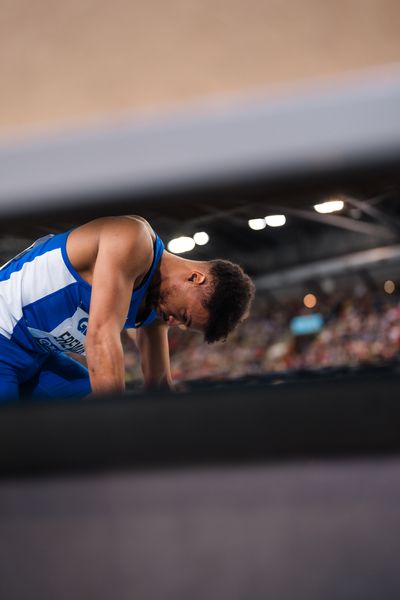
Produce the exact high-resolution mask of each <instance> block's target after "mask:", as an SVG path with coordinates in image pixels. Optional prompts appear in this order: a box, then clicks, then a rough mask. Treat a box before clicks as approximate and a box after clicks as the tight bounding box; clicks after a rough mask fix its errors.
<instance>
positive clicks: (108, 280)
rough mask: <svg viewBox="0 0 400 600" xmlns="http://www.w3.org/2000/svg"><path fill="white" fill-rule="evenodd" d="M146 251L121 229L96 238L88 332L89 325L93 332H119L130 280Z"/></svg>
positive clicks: (144, 245)
mask: <svg viewBox="0 0 400 600" xmlns="http://www.w3.org/2000/svg"><path fill="white" fill-rule="evenodd" d="M128 232H129V230H128ZM138 235H139V236H140V232H139V234H138ZM144 242H145V240H144ZM147 250H148V248H147V246H146V244H145V243H144V244H143V243H142V240H141V239H140V237H139V238H138V239H135V238H132V236H128V235H127V234H126V231H125V230H123V231H121V230H120V229H117V228H116V229H115V231H113V230H111V231H107V232H105V234H104V235H102V236H101V237H100V241H99V248H98V253H97V258H96V263H95V266H94V270H93V278H92V295H91V301H90V311H89V325H88V333H89V328H90V329H91V330H92V331H93V330H94V329H97V328H104V327H112V328H113V329H118V331H121V329H122V328H123V326H124V324H125V320H126V317H127V314H128V310H129V305H130V301H131V296H132V291H133V286H134V281H135V279H136V278H137V276H138V275H139V274H140V272H141V269H142V268H143V261H145V260H146V251H147Z"/></svg>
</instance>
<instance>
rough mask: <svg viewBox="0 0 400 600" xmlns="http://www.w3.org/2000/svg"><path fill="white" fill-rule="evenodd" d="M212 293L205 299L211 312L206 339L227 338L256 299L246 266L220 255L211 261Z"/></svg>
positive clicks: (210, 341) (205, 303)
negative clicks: (244, 267)
mask: <svg viewBox="0 0 400 600" xmlns="http://www.w3.org/2000/svg"><path fill="white" fill-rule="evenodd" d="M209 264H210V265H211V267H210V271H209V272H210V276H211V289H212V291H211V294H208V295H207V298H205V299H204V300H203V306H204V308H206V309H207V310H208V312H209V319H208V323H207V325H206V328H205V331H204V341H206V342H208V343H209V344H212V343H213V342H217V341H218V340H225V339H226V338H227V336H228V335H229V333H231V331H233V329H235V327H236V325H238V323H240V322H241V321H242V320H243V319H244V318H245V317H246V316H247V313H248V311H249V308H250V304H251V302H252V300H253V298H254V293H255V286H254V283H253V282H252V281H251V279H250V277H249V276H248V275H246V273H245V272H244V271H243V269H242V268H241V267H240V266H239V265H236V264H235V263H232V262H230V261H229V260H222V259H220V258H218V259H216V260H211V261H209Z"/></svg>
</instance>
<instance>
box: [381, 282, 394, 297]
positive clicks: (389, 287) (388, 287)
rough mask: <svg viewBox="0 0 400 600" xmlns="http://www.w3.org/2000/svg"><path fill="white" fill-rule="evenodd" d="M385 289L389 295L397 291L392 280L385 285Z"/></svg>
mask: <svg viewBox="0 0 400 600" xmlns="http://www.w3.org/2000/svg"><path fill="white" fill-rule="evenodd" d="M383 289H384V290H385V292H386V293H387V294H393V292H394V290H395V289H396V286H395V284H394V282H393V281H392V280H391V279H388V280H387V281H385V283H384V284H383Z"/></svg>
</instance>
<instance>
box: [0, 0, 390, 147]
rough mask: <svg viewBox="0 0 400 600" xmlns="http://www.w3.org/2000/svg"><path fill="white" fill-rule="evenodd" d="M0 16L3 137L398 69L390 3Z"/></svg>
mask: <svg viewBox="0 0 400 600" xmlns="http://www.w3.org/2000/svg"><path fill="white" fill-rule="evenodd" d="M0 7H1V10H0V49H1V52H0V73H1V92H0V135H1V134H4V133H5V134H7V135H8V134H10V133H13V132H20V133H21V132H23V131H25V130H26V129H29V128H31V127H32V126H34V127H35V128H37V127H39V128H41V127H46V128H48V127H49V126H50V127H53V126H56V127H60V126H62V127H65V126H66V125H67V124H71V123H75V122H82V121H85V120H87V119H88V118H98V117H101V118H102V117H106V118H107V117H109V116H116V115H122V114H124V113H125V112H126V111H132V110H135V109H138V108H143V107H146V108H149V107H152V108H156V109H157V110H158V109H159V108H163V107H166V106H170V105H174V104H177V103H179V104H181V103H182V102H186V101H188V100H194V99H199V98H203V97H205V96H208V97H209V96H210V95H213V94H219V93H221V92H222V93H225V92H231V91H236V90H243V89H252V88H256V87H259V86H265V85H269V84H273V83H278V82H284V81H293V80H301V79H304V78H310V77H315V76H320V75H329V74H334V73H339V72H345V71H349V70H352V69H357V68H362V67H368V66H372V65H379V64H384V63H391V62H400V37H399V31H400V2H399V0H325V1H324V0H297V1H294V0H291V1H289V0H286V1H284V0H197V1H193V0H170V2H165V1H161V0H141V1H140V2H139V1H138V0H113V1H107V2H106V1H104V0H97V1H96V0H65V1H64V2H55V1H52V0H34V1H32V0H1V2H0Z"/></svg>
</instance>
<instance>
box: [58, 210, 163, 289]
mask: <svg viewBox="0 0 400 600" xmlns="http://www.w3.org/2000/svg"><path fill="white" fill-rule="evenodd" d="M153 235H154V238H155V234H154V232H153V230H152V229H151V227H150V225H149V224H148V223H147V221H145V219H142V218H136V217H129V216H121V217H101V218H99V219H94V220H93V221H89V222H88V223H85V224H84V225H81V226H80V227H77V228H76V229H74V230H73V231H72V232H71V234H70V235H69V237H68V241H67V254H68V257H69V260H70V261H71V263H72V265H73V266H74V268H75V269H77V271H78V272H79V274H80V275H81V276H83V278H84V279H87V280H90V279H91V274H92V272H93V268H94V265H95V263H96V260H97V258H98V256H99V253H102V254H104V253H106V254H107V255H108V256H109V257H110V259H111V260H112V259H113V258H114V259H115V261H116V262H117V261H129V264H130V265H131V266H132V268H133V269H134V270H135V271H136V273H138V270H137V266H139V267H140V269H139V270H140V271H141V270H142V269H143V270H144V272H146V271H147V269H148V268H149V267H150V266H151V263H152V260H153V243H154V238H153ZM135 265H136V268H135Z"/></svg>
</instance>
